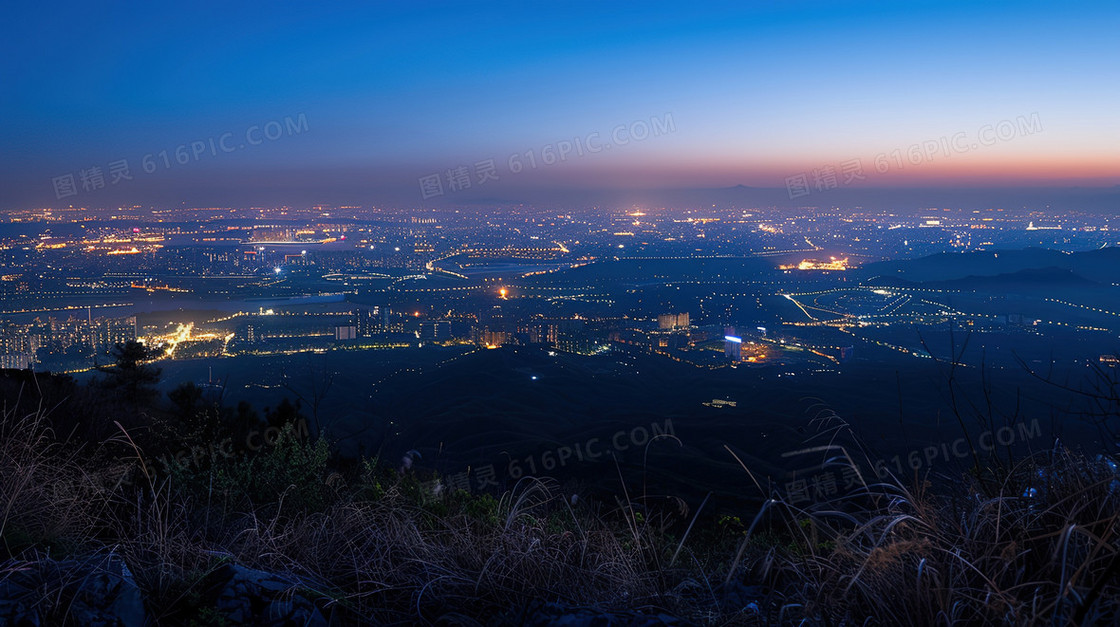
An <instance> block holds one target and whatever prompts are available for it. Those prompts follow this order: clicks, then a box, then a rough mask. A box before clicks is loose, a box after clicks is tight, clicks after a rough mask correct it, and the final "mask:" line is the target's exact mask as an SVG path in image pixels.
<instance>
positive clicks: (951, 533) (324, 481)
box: [0, 409, 1120, 625]
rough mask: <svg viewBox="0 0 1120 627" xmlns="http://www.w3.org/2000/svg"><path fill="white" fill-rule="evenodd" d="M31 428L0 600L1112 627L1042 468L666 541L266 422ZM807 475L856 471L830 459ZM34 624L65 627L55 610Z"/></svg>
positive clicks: (1118, 604) (1043, 461) (712, 527)
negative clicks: (46, 576) (230, 599)
mask: <svg viewBox="0 0 1120 627" xmlns="http://www.w3.org/2000/svg"><path fill="white" fill-rule="evenodd" d="M289 414H291V415H293V416H294V415H295V414H298V411H297V412H295V413H292V412H289ZM290 417H291V416H288V418H290ZM51 418H53V416H50V415H48V414H47V412H45V411H43V410H36V411H32V412H25V413H19V412H17V411H15V410H14V409H6V410H5V411H4V413H3V416H2V417H0V579H2V578H3V577H4V576H5V575H4V573H5V570H6V569H10V568H11V567H12V565H18V564H20V563H21V561H24V560H28V561H29V560H35V559H37V558H39V557H41V556H44V555H50V556H52V557H54V556H60V555H75V556H82V555H97V554H105V553H107V552H112V553H114V554H115V555H118V556H120V557H121V558H123V559H124V561H125V563H126V564H127V566H128V569H129V570H130V571H131V573H132V574H133V575H134V576H135V578H136V581H137V583H138V584H139V586H140V588H141V590H142V591H143V593H144V598H145V603H146V605H147V610H148V612H149V614H150V615H151V616H153V617H155V618H156V619H158V620H159V621H160V622H161V623H164V624H191V623H192V622H194V623H196V624H203V623H204V622H206V621H209V620H213V619H215V615H214V612H215V609H214V607H213V605H212V604H211V601H210V600H209V599H208V598H207V597H206V595H205V591H204V590H202V589H201V588H200V582H202V581H204V580H205V579H206V577H207V575H208V574H209V573H212V572H214V571H215V569H218V568H220V567H221V566H222V565H224V564H228V563H231V562H233V563H237V564H243V565H246V566H250V567H253V568H259V569H262V570H266V571H269V572H275V573H283V574H285V575H286V576H287V577H288V578H289V579H290V580H291V581H293V582H295V583H294V584H293V592H295V591H297V590H298V592H299V593H300V594H302V595H304V596H308V597H310V598H313V599H314V600H315V601H316V603H317V604H318V605H319V607H320V608H321V609H323V610H324V612H325V613H330V614H333V615H334V616H336V617H338V618H339V619H340V620H342V621H343V622H357V621H360V620H361V621H378V622H417V621H421V622H423V621H432V622H435V621H437V620H439V619H441V618H443V619H445V620H450V619H451V618H454V620H457V621H459V622H460V624H471V623H470V621H471V620H475V621H478V622H480V623H492V622H493V621H495V620H502V621H505V622H507V623H510V624H516V623H518V622H520V621H521V620H523V619H524V617H525V616H526V612H530V611H531V610H532V608H533V607H536V606H539V605H540V604H541V603H542V602H549V603H557V604H560V605H563V606H566V607H594V608H599V609H602V610H629V611H632V612H641V613H656V612H664V613H668V614H671V615H675V616H679V617H681V618H682V619H685V620H688V621H690V622H694V623H697V624H800V623H805V624H821V625H826V624H852V623H857V622H858V623H860V624H863V623H864V622H865V621H866V620H867V619H869V618H870V619H871V621H872V622H873V623H878V624H963V623H968V624H976V623H990V624H1020V625H1027V624H1033V623H1038V622H1043V621H1046V622H1052V623H1067V622H1075V623H1082V622H1084V623H1089V622H1101V623H1108V622H1116V621H1117V620H1120V577H1118V576H1117V575H1118V573H1117V569H1118V566H1117V565H1118V564H1120V555H1117V552H1118V550H1120V540H1118V538H1117V533H1118V532H1120V482H1118V480H1117V475H1116V472H1115V467H1114V466H1110V462H1108V461H1107V460H1103V459H1086V458H1084V457H1080V456H1078V455H1076V454H1074V453H1071V452H1069V451H1066V450H1061V449H1059V450H1055V451H1049V452H1046V453H1042V454H1039V455H1036V456H1034V457H1031V458H1028V459H1026V460H1024V461H1021V462H1019V464H1018V465H1017V466H1016V467H1014V468H1012V469H1010V470H1008V471H1006V472H1003V473H1001V474H1000V475H999V476H998V477H994V478H993V477H992V476H990V475H985V474H984V473H973V474H972V475H969V474H965V475H963V476H961V477H956V478H954V479H955V481H951V482H939V486H938V487H934V486H932V485H931V484H930V482H929V481H928V478H927V477H911V478H906V479H896V478H890V479H889V480H886V481H867V482H863V483H861V485H860V486H859V488H858V489H857V490H855V491H853V492H850V493H848V494H846V495H844V496H842V497H838V498H834V499H831V500H829V501H824V502H820V503H817V504H815V505H813V506H811V507H804V508H798V507H794V506H792V505H791V504H789V503H787V502H786V501H784V500H782V499H781V498H780V496H778V495H776V494H771V495H768V496H769V497H770V498H769V499H768V500H766V501H765V504H764V506H763V507H762V510H761V511H760V512H758V513H757V514H755V515H754V516H753V518H752V517H751V515H749V514H748V515H746V516H738V517H736V516H721V517H716V516H714V515H713V516H703V517H702V516H701V515H702V514H705V512H703V511H702V510H703V508H702V507H701V510H700V511H698V512H696V516H695V517H693V518H690V519H687V520H673V519H671V517H670V516H669V515H668V514H667V513H661V512H658V511H656V510H653V509H650V508H645V507H642V505H641V503H640V502H637V501H633V500H631V499H630V498H629V497H628V495H627V492H626V489H625V488H626V487H625V486H620V489H619V501H618V503H617V505H613V504H612V506H610V507H606V506H598V505H595V504H593V503H588V502H586V501H585V500H573V499H572V498H571V495H570V494H564V493H561V490H560V488H559V486H557V485H556V484H554V483H550V482H547V481H541V480H524V481H522V483H520V484H518V486H517V487H516V488H515V489H514V490H513V491H511V492H509V493H507V494H504V495H501V496H500V497H498V496H491V495H470V494H467V493H464V492H455V493H452V492H449V491H447V490H442V489H441V490H432V489H430V486H431V483H430V482H429V481H421V477H418V476H417V475H416V474H415V473H414V472H412V471H406V472H401V471H398V470H395V469H392V468H387V467H386V466H384V465H382V464H378V463H377V462H376V460H367V461H366V462H364V463H362V464H357V465H354V464H344V463H341V462H339V460H335V459H333V458H332V457H331V455H330V451H329V448H328V447H327V446H326V444H325V443H324V442H323V441H321V440H315V439H312V438H310V437H305V436H301V435H300V433H299V430H298V429H297V428H296V427H295V423H293V422H292V421H291V420H287V419H280V418H276V414H273V418H276V419H275V420H274V422H275V423H276V424H275V425H274V427H275V429H276V431H275V434H276V437H275V440H274V443H273V445H272V446H269V447H264V448H261V449H260V450H259V451H255V452H252V454H239V455H230V456H227V455H224V454H218V455H215V454H211V455H209V456H208V457H207V458H206V459H205V460H204V462H205V463H196V462H194V461H192V460H191V459H190V458H180V459H179V461H172V462H169V463H167V464H166V468H165V469H160V468H156V464H154V463H152V462H151V461H149V460H151V459H153V458H154V457H155V456H158V454H159V452H158V451H157V452H154V453H153V452H146V451H144V450H142V448H141V445H139V444H138V443H137V440H138V439H137V438H134V437H132V435H131V434H130V431H129V429H125V428H122V429H121V430H120V432H119V434H118V435H116V436H114V437H111V438H108V439H106V440H104V441H101V442H88V441H87V442H83V441H80V440H76V439H74V438H71V437H63V436H60V435H59V434H58V433H56V432H55V431H54V429H53V428H52V422H51ZM194 424H197V425H202V427H199V428H204V429H203V430H205V429H214V428H218V427H215V425H214V424H212V421H211V422H207V421H205V420H202V421H195V423H194ZM219 435H220V434H219ZM211 436H213V433H210V434H209V435H208V436H207V437H211ZM148 441H149V442H152V441H154V440H152V439H151V438H149V439H148ZM157 444H158V442H157ZM150 446H151V444H150ZM824 464H825V466H828V465H837V464H847V465H849V467H850V468H853V469H857V468H858V466H857V465H856V464H855V463H854V462H852V461H851V459H850V457H848V456H847V454H846V453H845V454H844V455H838V456H837V457H836V458H829V459H825V460H824ZM744 470H745V471H746V470H747V469H744ZM977 477H983V479H980V478H977ZM747 521H749V522H747ZM44 602H45V603H48V604H50V605H51V607H50V611H51V612H53V613H54V614H52V616H53V618H54V619H55V621H56V622H62V621H64V620H65V618H66V612H67V602H66V599H65V598H64V597H63V596H62V595H54V596H51V595H47V596H45V601H44ZM449 617H451V618H449ZM495 617H498V618H495Z"/></svg>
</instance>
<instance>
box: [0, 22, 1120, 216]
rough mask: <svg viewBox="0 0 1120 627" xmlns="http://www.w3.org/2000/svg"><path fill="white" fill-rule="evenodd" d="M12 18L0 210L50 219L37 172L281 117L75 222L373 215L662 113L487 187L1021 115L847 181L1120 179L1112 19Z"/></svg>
mask: <svg viewBox="0 0 1120 627" xmlns="http://www.w3.org/2000/svg"><path fill="white" fill-rule="evenodd" d="M231 5H233V6H231ZM7 12H8V19H6V20H5V26H4V27H3V30H2V31H0V32H2V34H3V37H2V38H0V52H2V53H3V54H2V57H0V115H3V119H4V124H3V125H2V127H0V145H2V146H3V151H2V154H0V168H2V172H0V184H2V185H3V187H2V191H0V194H2V195H0V205H3V206H16V205H26V204H36V205H45V204H51V203H57V202H58V200H57V199H56V198H55V196H56V194H55V191H54V190H52V178H53V177H56V176H58V175H62V174H65V173H74V174H77V173H78V172H79V171H80V170H81V169H86V168H89V167H91V166H94V165H99V164H100V167H102V168H105V167H106V165H107V164H108V163H109V162H113V161H119V160H127V161H128V162H129V163H130V165H131V169H132V170H134V171H139V169H140V167H141V165H140V164H141V160H142V159H143V157H144V155H148V154H158V153H159V152H160V151H162V150H167V151H169V152H171V153H174V150H175V149H176V147H178V146H180V145H189V144H190V143H191V142H195V141H203V142H206V141H209V139H211V138H217V137H219V136H221V135H222V134H223V133H227V132H229V133H233V134H234V136H235V137H238V138H243V137H244V135H245V132H246V130H247V129H249V128H250V127H252V126H253V125H263V124H264V123H266V122H268V121H272V120H283V118H285V117H286V116H291V117H295V116H298V115H301V114H302V115H304V116H305V117H306V120H307V130H306V132H304V133H300V134H298V136H284V137H281V138H279V139H276V140H275V141H267V142H263V143H261V144H260V145H256V146H248V147H246V148H245V149H238V150H236V151H232V152H230V153H228V154H226V153H221V152H219V153H218V154H216V155H214V154H205V155H202V156H200V157H199V158H197V159H192V160H191V161H190V162H189V163H185V164H178V163H173V164H172V165H171V166H169V167H167V168H166V169H164V170H161V171H157V172H154V173H152V174H150V175H148V174H147V173H144V174H145V176H135V177H134V180H132V181H121V182H120V184H119V185H115V186H111V187H110V186H106V187H105V188H102V189H95V190H92V191H85V190H83V193H82V194H79V195H78V196H77V197H75V198H74V199H73V201H74V202H88V203H93V204H97V203H99V202H101V203H113V202H127V201H129V200H132V199H133V197H135V201H136V202H170V201H173V200H175V199H178V198H180V197H182V198H183V199H184V200H186V201H190V200H193V198H191V193H193V192H192V190H198V189H199V188H201V187H208V188H209V189H212V190H223V191H224V192H225V193H229V194H231V199H230V203H231V204H233V203H236V202H240V199H241V198H250V197H252V194H253V193H254V191H255V190H256V191H259V190H269V189H276V188H278V187H279V188H283V189H289V190H292V191H293V193H295V192H300V194H298V195H306V194H311V195H314V194H316V193H319V194H322V195H323V196H324V197H326V196H333V195H337V192H339V190H345V192H344V193H341V196H346V195H347V194H349V195H352V196H354V198H353V201H354V202H374V201H376V200H377V197H378V195H379V194H381V193H385V194H386V195H389V194H390V193H391V192H393V191H399V190H405V189H413V188H415V187H416V181H417V177H419V176H423V175H425V174H427V173H429V172H439V171H443V170H446V169H448V168H452V167H455V166H457V165H462V164H473V163H475V162H477V161H480V160H486V159H495V160H496V162H497V163H499V164H501V165H502V167H503V168H506V167H507V166H508V158H509V157H510V156H511V155H515V154H524V153H526V152H533V153H536V154H539V152H540V151H541V150H542V148H544V147H545V146H548V145H553V146H554V145H555V144H556V143H557V142H559V141H563V140H571V139H573V138H577V137H578V138H585V137H587V136H588V135H590V134H592V133H596V132H597V133H600V134H602V135H606V134H608V133H609V132H610V130H611V129H612V128H614V127H616V126H618V125H629V124H632V123H634V122H635V121H638V120H646V121H648V120H650V119H651V118H663V117H664V116H666V115H669V116H671V118H672V120H673V122H674V128H675V130H674V131H673V132H671V133H669V134H666V135H664V136H659V137H652V138H649V139H648V140H645V141H642V142H631V143H630V144H629V145H627V146H617V147H616V148H613V149H612V150H610V151H603V152H601V153H599V154H595V155H585V156H583V157H578V158H571V159H567V160H565V162H563V163H560V164H556V165H555V166H554V167H553V166H550V167H547V168H537V169H535V170H534V171H532V172H524V173H522V174H521V175H520V176H518V177H516V179H515V180H511V179H513V178H514V177H505V179H504V180H503V181H502V182H501V185H502V186H504V187H503V188H502V189H503V191H508V192H514V191H515V190H517V189H520V188H533V187H542V188H544V187H553V186H554V187H564V188H579V187H611V186H621V187H640V186H647V185H654V186H655V185H672V186H709V185H710V186H721V185H735V184H740V183H741V184H746V185H756V186H781V185H783V181H784V180H785V178H786V177H787V176H789V175H791V174H795V173H798V172H802V171H809V170H812V169H814V168H819V167H821V166H824V165H829V164H833V165H834V164H837V163H839V162H841V161H844V160H846V159H852V158H856V157H859V158H861V159H864V160H865V164H866V167H868V168H869V167H870V164H871V163H872V160H873V159H874V157H875V156H876V155H878V154H889V153H891V152H892V151H894V150H900V151H903V152H905V151H906V149H907V148H908V147H910V146H911V145H913V144H915V143H921V142H925V141H928V140H938V139H939V138H942V137H951V136H953V135H954V134H957V133H966V134H967V136H968V138H969V139H967V140H966V143H972V144H974V143H975V142H973V141H972V138H973V137H974V136H975V135H976V134H977V133H979V132H980V129H982V128H983V127H984V126H985V125H995V124H997V123H999V122H1001V121H1003V120H1015V119H1016V118H1017V117H1020V116H1027V117H1029V116H1032V115H1035V116H1036V119H1037V120H1038V121H1039V122H1040V126H1041V129H1040V130H1041V132H1037V131H1038V130H1039V129H1035V132H1031V133H1029V134H1018V135H1016V136H1014V137H1010V138H1008V139H1007V140H1006V141H1000V142H998V143H996V144H994V145H990V146H984V147H983V149H982V150H972V151H969V152H968V154H963V153H955V154H952V155H941V157H940V158H937V159H934V158H930V159H926V160H924V161H923V163H920V164H918V165H919V166H920V167H909V168H898V169H897V170H898V171H893V172H890V173H888V176H884V177H880V178H878V179H875V177H869V179H870V180H868V181H866V182H864V183H862V184H866V185H869V186H876V185H885V186H892V185H894V186H898V185H903V186H905V185H960V184H968V185H987V184H990V185H1005V184H1009V183H1010V184H1032V183H1046V184H1056V185H1062V184H1069V185H1115V184H1117V183H1120V167H1118V166H1120V122H1118V116H1117V114H1116V111H1117V102H1118V101H1120V99H1118V96H1120V35H1118V33H1120V4H1118V3H1115V2H1109V3H1105V2H1101V3H1078V4H1077V5H1071V6H1065V5H1058V4H1054V3H1034V2H1016V3H1003V2H984V3H973V2H939V3H933V2H906V3H885V2H883V3H855V4H846V3H835V2H828V3H825V2H790V3H770V2H766V3H729V4H722V5H721V4H706V3H672V4H669V3H648V2H643V3H632V4H631V3H618V4H615V3H609V4H605V3H563V4H554V5H545V4H542V3H509V4H488V3H470V4H431V3H425V4H415V5H414V4H412V3H403V6H398V5H378V4H369V3H352V4H351V3H325V4H323V5H322V6H300V5H291V6H285V5H282V4H276V3H260V4H253V3H191V4H186V3H184V4H182V5H179V6H163V5H162V3H143V4H142V3H128V4H118V5H114V6H111V7H105V6H99V5H97V4H93V3H54V4H35V5H31V4H28V5H25V6H13V7H9V8H8V9H7ZM238 143H239V145H240V144H242V143H244V142H242V141H239V142H238ZM905 165H913V164H905ZM902 170H905V171H902ZM141 179H142V180H141ZM126 183H127V184H126ZM233 196H237V198H233ZM216 199H220V196H217V197H216Z"/></svg>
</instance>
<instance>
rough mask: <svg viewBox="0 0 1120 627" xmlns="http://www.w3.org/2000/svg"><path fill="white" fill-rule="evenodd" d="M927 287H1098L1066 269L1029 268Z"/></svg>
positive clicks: (1007, 288) (973, 288)
mask: <svg viewBox="0 0 1120 627" xmlns="http://www.w3.org/2000/svg"><path fill="white" fill-rule="evenodd" d="M924 285H926V286H929V287H937V288H940V289H954V290H978V291H979V290H993V291H994V290H1003V291H1006V290H1013V289H1022V288H1027V289H1030V288H1046V289H1051V288H1053V287H1055V286H1061V287H1066V288H1068V287H1091V286H1094V285H1099V284H1098V283H1097V282H1095V281H1090V280H1089V279H1086V278H1085V277H1082V276H1080V275H1077V274H1074V273H1073V272H1072V271H1070V270H1068V269H1066V268H1056V267H1053V266H1051V267H1049V268H1029V269H1027V270H1019V271H1018V272H1011V273H1007V274H997V275H995V276H976V275H971V276H967V277H965V278H963V279H954V280H952V281H936V282H932V283H926V284H924Z"/></svg>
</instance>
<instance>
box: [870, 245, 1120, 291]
mask: <svg viewBox="0 0 1120 627" xmlns="http://www.w3.org/2000/svg"><path fill="white" fill-rule="evenodd" d="M1054 270H1065V271H1067V272H1068V273H1069V275H1070V276H1075V277H1076V279H1077V280H1078V281H1081V282H1085V283H1087V282H1097V283H1113V282H1120V248H1102V249H1099V250H1092V251H1085V252H1077V253H1064V252H1061V251H1057V250H1049V249H1045V248H1026V249H1023V250H993V251H976V252H966V253H941V254H937V255H931V256H929V257H922V258H920V259H906V260H894V261H883V262H879V263H872V264H868V265H866V266H863V267H862V268H860V269H859V271H858V272H859V274H858V276H860V277H861V278H863V279H864V280H870V279H873V278H876V277H877V279H876V280H877V281H881V280H884V279H896V280H903V281H907V282H913V283H931V282H946V281H954V280H960V279H972V280H975V279H977V278H978V277H997V276H1001V277H1003V278H1002V279H1001V281H1002V282H1006V281H1007V280H1009V277H1011V276H1012V275H1016V274H1017V273H1021V272H1025V271H1036V272H1035V274H1033V275H1032V274H1030V273H1027V274H1024V275H1022V276H1020V277H1018V278H1017V279H1015V280H1017V281H1021V280H1027V281H1029V282H1037V281H1038V280H1040V279H1042V278H1045V277H1054V276H1056V275H1054V274H1053V272H1052V271H1054ZM1044 271H1046V272H1044ZM1067 278H1068V277H1067Z"/></svg>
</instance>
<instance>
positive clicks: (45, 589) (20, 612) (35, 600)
mask: <svg viewBox="0 0 1120 627" xmlns="http://www.w3.org/2000/svg"><path fill="white" fill-rule="evenodd" d="M145 622H146V613H145V610H144V600H143V597H142V596H141V594H140V588H138V587H137V586H136V582H135V581H134V580H133V578H132V573H130V572H129V571H128V567H127V566H125V564H124V561H123V560H121V559H120V558H119V557H117V556H115V555H109V556H107V557H106V556H99V557H91V558H87V559H82V560H78V559H71V560H61V561H60V560H52V559H42V560H39V561H36V562H23V561H16V560H11V561H8V562H6V563H4V564H2V565H0V625H21V626H22V625H28V626H31V625H55V624H62V623H66V624H77V625H95V626H104V627H142V626H143V625H144V624H145Z"/></svg>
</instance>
